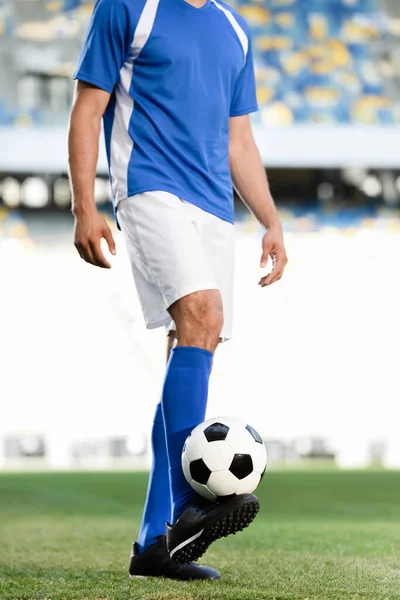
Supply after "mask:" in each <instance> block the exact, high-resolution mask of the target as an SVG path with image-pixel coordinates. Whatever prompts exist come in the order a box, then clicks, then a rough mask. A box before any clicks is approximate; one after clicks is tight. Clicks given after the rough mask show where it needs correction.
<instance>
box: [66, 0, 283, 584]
mask: <svg viewBox="0 0 400 600" xmlns="http://www.w3.org/2000/svg"><path fill="white" fill-rule="evenodd" d="M75 79H77V85H76V93H75V97H74V103H73V108H72V113H71V120H70V130H69V164H70V176H71V182H72V191H73V214H74V216H75V246H76V248H77V250H78V252H79V254H80V256H81V258H83V259H84V260H85V261H86V262H88V263H91V264H93V265H96V266H99V267H104V268H109V267H110V264H109V262H108V260H107V259H106V257H105V256H104V254H103V252H102V249H101V246H100V241H101V239H102V238H105V240H106V241H107V243H108V247H109V250H110V252H111V254H115V252H116V250H115V243H114V240H113V236H112V233H111V230H110V228H109V227H108V225H107V223H106V222H105V220H104V219H103V218H102V217H101V215H100V214H99V213H98V212H97V210H96V206H95V203H94V192H93V189H94V179H95V172H96V163H97V157H98V144H99V134H100V127H101V120H102V119H103V121H104V132H105V141H106V149H107V156H108V161H109V170H110V179H111V184H112V189H113V197H114V207H115V213H116V218H117V223H118V226H119V227H120V229H121V231H122V234H123V236H124V239H125V241H126V245H127V249H128V253H129V257H130V261H131V265H132V271H133V275H134V278H135V283H136V287H137V291H138V295H139V298H140V301H141V306H142V309H143V315H144V319H145V322H146V325H147V327H148V328H154V327H160V326H167V327H168V328H169V330H171V331H174V332H176V333H175V334H174V335H176V339H177V345H176V347H175V348H172V350H171V356H170V359H169V361H168V365H167V370H166V375H165V380H164V385H163V390H162V397H161V402H160V404H158V406H157V409H156V414H155V418H154V424H153V430H152V447H153V464H152V469H151V473H150V478H149V486H148V493H147V499H146V505H145V510H144V514H143V521H142V525H141V529H140V533H139V538H138V541H137V542H136V543H135V544H134V547H133V552H132V555H131V562H130V567H129V571H130V574H131V575H132V576H143V575H153V576H165V577H172V578H177V579H213V578H214V579H215V578H218V577H219V574H218V573H217V571H215V570H214V569H211V568H209V567H205V566H200V565H196V564H194V561H196V560H197V558H199V556H201V555H202V554H203V553H204V552H205V550H206V549H207V548H208V546H209V545H210V544H211V543H212V542H213V541H214V540H216V539H218V538H219V537H221V536H222V535H227V534H230V533H234V532H236V531H237V530H239V529H242V528H243V527H245V526H247V525H249V524H250V522H251V521H252V519H253V518H254V517H255V515H256V513H257V511H258V508H259V503H258V500H257V498H256V497H255V496H254V495H252V494H242V495H239V496H235V497H232V498H228V499H226V500H225V501H219V502H214V503H212V502H209V501H206V500H204V499H202V498H201V497H200V496H198V495H197V494H196V493H195V492H194V490H193V489H192V488H191V487H190V486H189V484H188V483H187V481H186V479H185V477H184V475H183V472H182V468H181V453H182V448H183V445H184V442H185V439H186V437H187V436H188V434H189V433H190V432H191V430H192V429H193V428H194V427H195V426H196V425H198V424H199V423H200V422H202V421H203V420H204V418H205V412H206V405H207V394H208V381H209V375H210V371H211V365H212V359H213V353H214V352H215V349H216V347H217V345H218V343H219V341H225V340H227V339H229V338H230V337H231V335H232V333H231V327H232V294H233V261H234V256H233V246H234V227H233V192H232V181H233V185H234V187H235V188H236V190H237V192H238V193H239V195H240V196H241V198H242V199H243V201H244V202H245V203H246V204H247V206H248V207H249V209H250V210H251V211H252V212H253V214H254V215H255V216H256V217H257V218H258V220H259V221H260V222H261V223H262V224H263V225H264V226H265V228H266V230H267V231H266V233H265V235H264V237H263V240H262V256H261V263H260V264H261V267H266V265H267V262H268V259H269V257H272V266H273V268H272V271H271V273H269V274H268V275H265V276H263V277H262V278H261V279H260V282H259V284H260V286H261V287H265V286H268V285H270V284H272V283H274V282H275V281H277V280H278V279H280V277H281V276H282V273H283V270H284V268H285V265H286V262H287V258H286V252H285V247H284V242H283V235H282V228H281V224H280V221H279V218H278V215H277V211H276V208H275V205H274V202H273V199H272V197H271V194H270V191H269V186H268V182H267V178H266V175H265V171H264V168H263V165H262V163H261V160H260V156H259V153H258V150H257V147H256V145H255V142H254V140H253V136H252V131H251V127H250V121H249V113H252V112H254V111H256V110H257V101H256V89H255V78H254V69H253V59H252V51H251V41H250V37H249V30H248V27H247V24H246V22H245V21H244V19H243V18H242V17H241V16H240V15H239V14H238V13H237V12H235V11H234V10H233V9H232V8H231V7H230V6H228V5H227V4H225V3H224V2H222V1H221V0H98V2H97V4H96V6H95V8H94V12H93V16H92V20H91V24H90V27H89V31H88V33H87V37H86V41H85V44H84V47H83V50H82V53H81V56H80V60H79V65H78V68H77V71H76V74H75ZM169 339H170V340H171V339H172V338H171V337H170V338H169ZM171 346H172V344H171ZM167 522H169V523H171V525H166V523H167Z"/></svg>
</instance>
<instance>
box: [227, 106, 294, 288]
mask: <svg viewBox="0 0 400 600" xmlns="http://www.w3.org/2000/svg"><path fill="white" fill-rule="evenodd" d="M229 165H230V170H231V174H232V181H233V185H234V188H235V190H236V191H237V193H238V195H239V196H240V198H241V199H242V200H243V202H244V203H245V204H246V206H247V207H248V208H249V209H250V210H251V212H252V213H253V214H254V216H255V217H256V218H257V219H258V220H259V222H260V223H261V224H262V225H263V226H264V227H265V228H266V229H267V233H266V234H265V235H264V237H263V241H262V256H261V262H260V266H261V267H262V268H264V267H265V266H266V265H267V262H268V257H269V256H271V257H272V262H273V270H272V272H271V273H270V274H269V275H267V276H265V277H262V278H261V279H260V282H259V284H260V285H261V287H264V286H266V285H270V284H271V283H274V282H275V281H278V280H279V279H280V278H281V277H282V275H283V271H284V269H285V266H286V264H287V261H288V259H287V256H286V250H285V245H284V242H283V233H282V226H281V223H280V220H279V216H278V213H277V210H276V207H275V203H274V201H273V198H272V195H271V192H270V189H269V185H268V180H267V176H266V173H265V169H264V166H263V164H262V162H261V157H260V154H259V152H258V148H257V146H256V143H255V141H254V138H253V133H252V130H251V125H250V118H249V116H248V115H242V116H238V117H231V118H230V121H229Z"/></svg>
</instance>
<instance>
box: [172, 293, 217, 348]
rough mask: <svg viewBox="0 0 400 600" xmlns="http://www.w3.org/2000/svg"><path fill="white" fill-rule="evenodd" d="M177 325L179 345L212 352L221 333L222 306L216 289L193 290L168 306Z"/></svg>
mask: <svg viewBox="0 0 400 600" xmlns="http://www.w3.org/2000/svg"><path fill="white" fill-rule="evenodd" d="M170 312H171V314H172V317H173V318H174V321H175V323H176V326H177V336H178V343H179V345H188V346H197V347H199V348H204V349H206V350H210V351H211V352H214V350H215V348H216V347H217V345H218V342H219V338H220V335H221V330H222V326H223V323H224V319H223V308H222V300H221V295H220V293H219V291H218V290H205V291H201V292H195V293H193V294H190V295H188V296H186V297H185V298H182V299H181V300H179V301H178V302H177V303H176V304H175V305H174V306H172V307H170Z"/></svg>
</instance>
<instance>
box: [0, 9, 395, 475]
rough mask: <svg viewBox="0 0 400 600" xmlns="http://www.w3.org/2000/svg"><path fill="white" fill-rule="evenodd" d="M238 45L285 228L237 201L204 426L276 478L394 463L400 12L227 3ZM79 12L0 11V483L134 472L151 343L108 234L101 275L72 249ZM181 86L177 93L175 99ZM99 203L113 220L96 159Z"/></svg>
mask: <svg viewBox="0 0 400 600" xmlns="http://www.w3.org/2000/svg"><path fill="white" fill-rule="evenodd" d="M235 5H236V7H237V9H238V10H239V11H240V12H241V13H242V14H243V16H244V17H245V18H246V19H247V20H248V22H249V24H250V25H251V27H252V30H253V47H254V53H255V65H256V75H257V81H258V97H259V103H260V112H259V114H257V115H256V116H255V117H254V119H253V124H254V131H255V135H256V138H257V141H258V144H259V148H260V151H261V155H262V158H263V161H264V164H265V166H266V168H267V169H268V173H269V177H270V181H271V186H272V189H273V192H274V195H275V197H276V201H277V204H278V205H279V208H280V211H281V215H282V220H283V223H284V227H285V230H286V240H287V246H288V253H289V258H290V263H289V267H288V270H287V275H286V278H285V279H284V280H282V282H280V283H279V284H278V285H276V286H274V287H273V288H271V289H267V290H264V291H261V290H259V289H258V286H257V281H258V277H259V270H258V261H259V253H260V249H259V248H260V238H261V233H262V232H261V229H260V228H259V226H258V225H257V223H256V222H255V221H254V219H253V218H252V217H250V216H249V215H248V213H247V212H246V211H245V210H244V209H243V208H241V206H240V205H239V204H237V277H236V307H235V339H234V341H232V342H230V343H229V344H226V345H225V346H223V347H221V348H220V349H219V350H218V354H217V360H216V363H215V368H214V374H213V381H212V388H211V397H210V405H209V411H208V412H209V415H210V416H215V415H217V414H218V413H219V414H221V413H227V414H233V415H236V416H239V417H243V418H244V419H245V420H246V421H248V422H250V423H252V424H253V425H254V426H255V427H257V429H259V430H260V432H261V433H262V435H263V436H264V438H265V440H266V443H267V447H268V450H269V455H270V459H271V462H272V463H274V462H275V463H277V464H282V463H289V464H300V463H301V462H302V461H307V462H309V461H310V460H325V461H327V462H333V461H336V462H337V463H338V464H339V465H342V466H366V465H369V464H383V465H386V466H390V467H400V441H399V436H398V422H399V417H400V406H399V402H398V399H399V392H398V357H397V355H398V351H397V345H398V340H399V339H400V320H399V310H398V308H399V299H400V294H399V291H400V284H399V275H398V273H399V270H398V264H397V262H398V256H400V253H399V250H400V242H399V240H400V235H399V234H400V210H399V203H400V164H399V158H400V150H399V149H400V45H399V39H400V4H399V2H398V0H392V1H390V0H386V1H378V0H376V1H375V0H258V1H257V0H253V1H249V2H248V1H246V0H243V1H242V2H235ZM92 8H93V5H92V3H90V2H82V1H80V0H51V1H47V0H14V1H10V0H0V307H1V310H0V365H1V367H0V369H1V371H0V372H1V380H0V398H1V413H0V468H5V469H13V468H23V469H26V468H34V469H36V468H47V467H49V468H57V469H62V468H101V469H104V468H133V467H140V468H141V467H145V466H147V464H148V451H149V428H150V423H151V418H152V413H153V410H154V406H155V404H156V402H157V401H158V397H159V393H160V387H161V382H162V376H163V363H164V358H165V357H164V354H165V348H164V344H163V341H164V333H163V332H161V331H156V332H151V333H149V332H146V331H145V329H144V326H143V323H142V320H141V314H140V310H139V306H138V301H137V298H136V294H135V290H134V286H133V282H132V281H131V275H130V269H129V266H128V263H127V258H126V255H125V252H124V247H123V244H122V240H121V238H120V237H119V236H118V233H117V232H116V236H117V244H118V247H117V248H118V257H117V258H116V259H115V260H114V261H113V268H112V270H111V271H110V272H107V273H105V272H103V271H101V270H95V269H93V268H92V267H89V266H88V265H86V264H84V263H83V262H82V261H80V260H79V259H78V256H77V254H76V253H75V250H74V248H73V246H72V225H73V223H72V218H71V216H70V212H69V205H70V193H69V187H68V180H67V174H66V165H67V154H66V143H65V138H66V127H67V120H68V112H69V109H70V105H71V99H72V93H73V84H72V79H71V76H72V73H73V71H74V68H75V64H76V61H77V57H78V54H79V49H80V46H81V43H82V40H83V37H84V34H85V31H86V28H87V24H88V20H89V19H90V15H91V11H92ZM184 86H185V82H182V94H184V93H185V87H184ZM95 195H96V201H97V202H98V204H99V206H100V208H101V210H102V211H104V213H105V214H107V215H108V216H109V218H110V221H111V220H112V211H111V205H110V191H109V186H108V181H107V169H106V161H105V153H104V151H103V148H102V152H101V155H100V158H99V166H98V178H97V180H96V189H95Z"/></svg>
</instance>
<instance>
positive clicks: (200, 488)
mask: <svg viewBox="0 0 400 600" xmlns="http://www.w3.org/2000/svg"><path fill="white" fill-rule="evenodd" d="M190 485H191V486H192V488H193V489H194V491H195V492H197V493H198V494H200V496H203V497H204V498H207V500H212V501H214V500H216V499H217V496H216V495H215V494H213V492H212V491H211V490H209V489H208V487H207V486H206V485H203V484H202V483H197V481H194V480H193V479H192V480H191V482H190Z"/></svg>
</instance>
